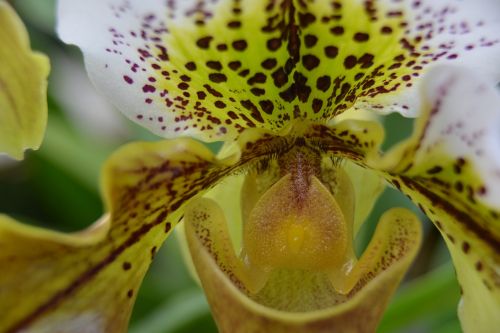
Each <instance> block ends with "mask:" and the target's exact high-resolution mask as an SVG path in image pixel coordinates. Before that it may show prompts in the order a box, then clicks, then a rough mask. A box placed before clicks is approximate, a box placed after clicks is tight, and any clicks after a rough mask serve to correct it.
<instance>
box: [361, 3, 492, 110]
mask: <svg viewBox="0 0 500 333" xmlns="http://www.w3.org/2000/svg"><path fill="white" fill-rule="evenodd" d="M381 2H382V4H381V5H380V8H384V7H386V8H387V9H386V10H385V11H384V13H385V15H386V16H389V15H392V16H393V17H394V16H395V15H396V16H397V15H398V13H399V12H401V13H402V16H401V17H402V18H404V20H403V24H404V25H405V33H404V37H403V38H402V39H401V40H400V43H399V44H400V46H401V48H402V49H404V48H409V49H411V53H413V54H415V55H417V56H414V57H406V59H405V60H403V61H401V66H407V67H408V68H410V69H412V71H413V73H410V75H409V76H407V81H406V82H404V84H405V85H406V87H405V88H409V89H397V91H396V92H395V94H398V96H394V95H395V94H387V95H378V96H377V97H376V98H375V99H370V98H365V99H362V100H360V101H359V102H358V104H357V105H356V107H357V108H368V109H372V110H374V111H377V112H379V113H383V114H387V113H391V112H399V113H401V114H402V115H404V116H407V117H415V116H417V115H418V112H419V110H420V107H421V105H420V100H421V99H420V96H419V91H420V89H419V87H420V85H421V78H422V77H423V76H424V74H425V73H426V72H427V71H428V70H430V69H432V68H433V67H434V66H435V65H438V64H445V63H450V64H455V65H460V66H462V65H463V66H467V67H469V68H471V69H472V70H474V71H476V72H477V73H480V74H481V75H483V76H484V77H487V78H488V79H490V80H491V81H492V82H494V83H496V82H498V81H500V1H497V0H477V1H472V0H406V1H399V0H382V1H381ZM391 13H392V14H391ZM403 39H404V40H403ZM402 53H406V52H402Z"/></svg>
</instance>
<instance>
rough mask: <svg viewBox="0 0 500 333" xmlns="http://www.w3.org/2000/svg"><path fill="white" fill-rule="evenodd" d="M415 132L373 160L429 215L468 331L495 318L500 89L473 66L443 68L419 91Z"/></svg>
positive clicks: (486, 328) (499, 321) (498, 299)
mask: <svg viewBox="0 0 500 333" xmlns="http://www.w3.org/2000/svg"><path fill="white" fill-rule="evenodd" d="M422 96H423V100H424V101H425V105H426V107H425V108H424V109H423V110H422V117H421V118H419V119H418V121H417V123H416V125H415V130H414V133H413V135H412V136H411V137H410V138H409V139H408V140H407V141H405V142H402V143H401V144H400V145H399V146H397V147H395V148H394V149H393V150H391V151H390V152H389V153H388V154H387V155H386V156H385V157H384V158H383V159H382V160H378V161H376V162H374V163H372V164H371V165H372V167H377V168H381V169H383V170H385V172H386V177H387V179H389V181H390V182H391V183H392V184H393V185H394V186H395V187H396V188H398V189H400V190H401V191H402V192H404V193H405V194H407V195H408V196H409V197H410V198H411V199H412V200H413V201H414V202H415V203H416V204H418V206H419V207H420V208H421V209H422V211H423V212H424V213H425V214H426V215H427V216H428V217H429V218H430V219H431V220H432V221H433V222H434V224H435V225H436V227H437V228H438V229H439V231H440V233H441V234H442V235H443V237H444V239H445V241H446V244H447V246H448V248H449V250H450V254H451V257H452V259H453V262H454V264H455V268H456V271H457V278H458V281H459V283H460V286H461V289H462V299H461V302H460V304H459V317H460V321H461V324H462V328H463V329H464V331H466V332H493V331H496V330H497V328H498V327H499V325H500V317H499V316H498V314H499V313H500V270H499V267H500V196H499V193H500V161H499V160H498V156H500V155H499V153H500V151H499V144H498V133H499V129H500V127H499V126H500V109H499V105H500V94H499V92H498V91H497V90H496V88H495V87H494V86H492V85H491V84H489V83H488V82H487V81H485V80H484V78H480V77H478V76H477V75H476V74H475V73H472V72H469V71H467V70H465V69H461V68H453V67H452V68H449V67H444V68H440V69H438V70H436V71H434V72H432V73H431V74H430V76H429V78H428V79H427V80H426V87H425V90H424V91H423V92H422Z"/></svg>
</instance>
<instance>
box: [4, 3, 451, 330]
mask: <svg viewBox="0 0 500 333" xmlns="http://www.w3.org/2000/svg"><path fill="white" fill-rule="evenodd" d="M10 2H11V3H12V4H13V5H14V7H15V8H16V10H17V11H18V13H19V14H20V16H21V17H22V19H23V20H24V22H25V23H26V25H27V27H28V29H29V32H30V37H31V42H32V47H33V48H34V49H36V50H40V51H42V52H44V53H46V54H47V55H49V57H50V59H51V63H52V73H51V76H50V80H49V96H48V100H49V121H48V128H47V133H46V137H45V141H44V143H43V145H42V148H41V149H40V150H39V151H36V152H28V153H27V155H26V159H25V160H24V161H22V162H14V161H12V160H9V159H8V158H7V157H3V156H1V157H0V211H1V212H4V213H7V214H10V215H12V216H13V217H15V218H17V219H19V220H21V221H23V222H25V223H30V224H34V225H39V226H43V227H46V228H51V229H56V230H62V231H75V230H79V229H82V228H85V227H86V226H88V225H89V224H91V223H92V222H93V221H95V220H96V219H97V218H99V217H100V216H101V214H102V213H103V211H102V204H101V200H100V195H99V173H100V167H101V165H102V163H103V161H104V160H105V159H106V157H107V156H109V155H110V153H111V152H112V151H113V150H114V149H115V148H117V147H119V146H120V145H122V144H124V143H126V142H130V141H136V140H158V139H159V138H158V137H155V136H154V135H153V134H150V133H149V132H147V131H146V130H143V129H141V128H139V127H138V126H136V125H134V124H133V123H132V122H130V121H128V120H126V119H125V118H124V117H123V116H121V114H120V113H119V112H118V111H117V110H115V109H113V107H112V106H111V105H109V104H108V103H107V102H106V101H105V99H104V98H102V97H100V96H99V94H98V93H97V92H96V91H95V90H94V89H93V87H92V86H91V84H90V82H89V81H88V79H87V76H86V74H85V70H84V68H83V64H82V59H81V54H80V53H79V51H78V50H77V49H76V48H73V47H68V46H66V45H63V44H62V43H61V42H60V41H59V40H58V39H57V36H56V35H55V32H54V27H55V9H54V6H55V0H14V1H10ZM385 126H386V128H387V129H388V132H387V133H388V136H387V139H386V143H385V147H384V148H387V147H389V146H391V145H392V144H394V143H395V142H398V141H399V140H401V139H402V138H404V137H407V136H408V135H409V134H410V132H411V129H412V123H411V121H409V120H407V119H403V118H402V117H399V116H397V115H391V116H389V117H387V118H386V119H385ZM395 128H397V129H398V131H394V129H395ZM391 129H392V130H391ZM393 206H403V207H411V209H413V210H415V211H416V212H417V210H416V209H415V208H414V206H413V205H412V204H411V202H408V200H407V199H406V197H404V196H403V195H401V194H399V193H398V192H396V191H394V190H392V189H387V190H386V191H385V192H384V194H383V195H382V196H381V198H380V199H379V201H378V202H377V205H376V207H375V209H374V211H373V213H372V215H371V217H370V218H369V220H368V221H367V223H366V224H365V225H364V226H363V228H362V230H361V232H360V235H359V236H358V238H357V240H356V241H357V246H358V249H359V251H362V249H363V248H364V246H366V244H367V242H368V241H369V239H370V237H371V235H372V232H373V230H374V226H375V223H376V221H377V220H378V218H379V217H380V215H381V214H382V213H383V212H384V211H385V210H386V209H387V208H389V207H393ZM418 213H419V214H420V216H422V214H421V213H420V212H418ZM422 220H423V221H424V225H425V230H426V237H425V242H424V245H423V247H422V250H421V252H420V255H419V258H418V260H417V261H416V262H415V263H414V265H413V267H412V269H411V271H410V272H409V273H408V275H407V278H406V279H405V282H404V283H403V285H402V287H401V288H400V289H399V291H398V293H397V295H396V296H395V298H394V299H393V301H392V303H391V305H390V306H389V309H388V311H387V312H386V314H385V317H384V318H383V321H382V323H381V325H380V327H379V332H386V333H388V332H444V333H447V332H450V333H451V332H460V326H459V323H458V319H457V315H456V307H457V303H458V299H459V287H458V284H457V282H456V279H455V273H454V270H453V267H452V265H451V263H450V261H449V255H448V252H447V250H446V248H445V246H444V244H443V242H442V240H441V238H440V236H439V234H438V232H437V231H436V229H435V228H434V227H433V226H432V225H431V224H430V223H429V222H428V221H426V219H425V217H424V216H422ZM174 238H175V237H171V238H169V239H168V241H167V242H166V243H165V245H164V246H163V248H162V249H161V251H160V252H159V253H158V255H157V256H156V258H155V261H154V262H153V265H152V267H151V269H150V270H149V272H148V274H147V276H146V278H145V280H144V283H143V285H142V287H141V290H140V292H139V294H138V299H137V303H136V305H135V308H134V312H133V316H132V320H131V325H130V332H133V333H139V332H141V333H142V332H145V333H174V332H175V333H181V332H197V333H204V332H207V333H210V332H216V331H217V330H216V327H215V325H214V323H213V321H212V319H211V316H210V312H209V309H208V305H207V303H206V301H205V299H204V296H203V293H202V291H201V290H200V289H199V288H198V287H197V285H196V284H195V283H194V282H193V280H192V279H191V278H190V277H189V274H188V272H187V270H186V268H185V266H184V264H183V262H182V258H181V255H180V250H179V248H178V244H177V242H176V240H175V239H174ZM360 320H362V318H360Z"/></svg>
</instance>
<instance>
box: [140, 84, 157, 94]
mask: <svg viewBox="0 0 500 333" xmlns="http://www.w3.org/2000/svg"><path fill="white" fill-rule="evenodd" d="M142 91H143V92H145V93H154V92H155V91H156V88H155V87H154V86H152V85H150V84H145V85H144V86H143V87H142Z"/></svg>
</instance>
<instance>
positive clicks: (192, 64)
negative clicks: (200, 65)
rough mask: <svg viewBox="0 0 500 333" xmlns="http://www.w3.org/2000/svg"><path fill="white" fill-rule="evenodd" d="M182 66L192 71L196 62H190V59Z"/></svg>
mask: <svg viewBox="0 0 500 333" xmlns="http://www.w3.org/2000/svg"><path fill="white" fill-rule="evenodd" d="M184 66H186V68H187V69H188V70H190V71H194V70H196V64H195V63H194V62H192V61H190V62H188V63H187V64H186V65H184Z"/></svg>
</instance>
